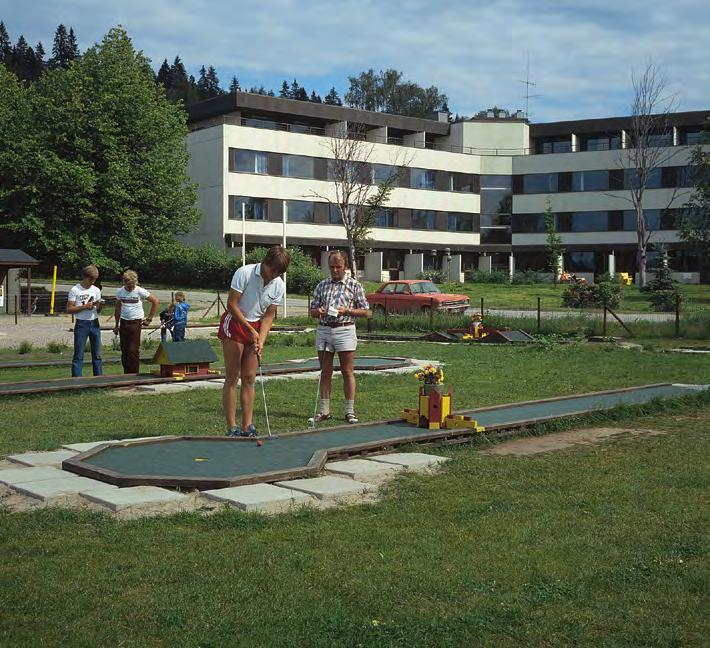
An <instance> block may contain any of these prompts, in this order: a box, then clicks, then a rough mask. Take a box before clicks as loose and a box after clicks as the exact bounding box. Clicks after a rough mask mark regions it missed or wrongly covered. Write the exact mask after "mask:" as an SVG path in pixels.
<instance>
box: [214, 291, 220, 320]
mask: <svg viewBox="0 0 710 648" xmlns="http://www.w3.org/2000/svg"><path fill="white" fill-rule="evenodd" d="M215 302H216V304H217V317H220V312H219V302H220V299H219V290H218V291H217V299H216V300H215Z"/></svg>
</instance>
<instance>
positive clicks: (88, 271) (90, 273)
mask: <svg viewBox="0 0 710 648" xmlns="http://www.w3.org/2000/svg"><path fill="white" fill-rule="evenodd" d="M81 275H82V277H86V278H87V279H93V280H94V281H96V280H97V279H98V278H99V269H98V268H97V267H96V266H95V265H88V266H86V267H84V268H82V270H81Z"/></svg>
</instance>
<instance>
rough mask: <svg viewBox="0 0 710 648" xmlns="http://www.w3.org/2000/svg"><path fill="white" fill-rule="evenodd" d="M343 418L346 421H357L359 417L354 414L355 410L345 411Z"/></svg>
mask: <svg viewBox="0 0 710 648" xmlns="http://www.w3.org/2000/svg"><path fill="white" fill-rule="evenodd" d="M345 420H346V421H347V422H348V423H359V422H360V419H359V418H358V417H357V416H355V412H346V413H345Z"/></svg>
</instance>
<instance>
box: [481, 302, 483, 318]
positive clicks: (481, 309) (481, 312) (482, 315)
mask: <svg viewBox="0 0 710 648" xmlns="http://www.w3.org/2000/svg"><path fill="white" fill-rule="evenodd" d="M481 321H483V297H481Z"/></svg>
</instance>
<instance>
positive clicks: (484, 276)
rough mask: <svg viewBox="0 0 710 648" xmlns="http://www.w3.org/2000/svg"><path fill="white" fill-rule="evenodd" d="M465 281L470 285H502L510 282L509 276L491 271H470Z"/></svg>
mask: <svg viewBox="0 0 710 648" xmlns="http://www.w3.org/2000/svg"><path fill="white" fill-rule="evenodd" d="M467 281H468V282H470V283H489V284H504V283H509V282H510V275H509V274H508V273H507V272H505V271H503V270H493V271H491V272H483V271H482V270H471V271H470V272H469V273H468V279H467Z"/></svg>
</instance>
